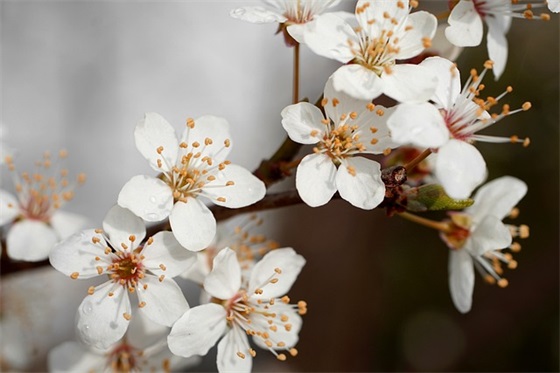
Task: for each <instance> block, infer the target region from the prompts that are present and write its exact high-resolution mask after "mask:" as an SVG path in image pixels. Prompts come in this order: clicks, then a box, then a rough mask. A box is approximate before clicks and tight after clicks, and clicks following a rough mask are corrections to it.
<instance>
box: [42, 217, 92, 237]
mask: <svg viewBox="0 0 560 373" xmlns="http://www.w3.org/2000/svg"><path fill="white" fill-rule="evenodd" d="M50 224H51V227H53V229H54V230H55V232H56V233H57V235H58V237H59V238H60V239H65V238H68V237H70V236H71V235H73V234H74V233H76V232H79V231H81V230H83V229H86V228H88V227H91V223H90V221H89V219H88V218H86V217H85V216H83V215H79V214H73V213H71V212H67V211H60V210H56V211H55V213H54V214H53V215H52V216H51V220H50Z"/></svg>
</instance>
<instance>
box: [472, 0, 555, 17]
mask: <svg viewBox="0 0 560 373" xmlns="http://www.w3.org/2000/svg"><path fill="white" fill-rule="evenodd" d="M473 4H474V8H475V10H476V12H477V13H478V14H479V15H480V16H481V17H483V18H484V17H486V16H491V17H495V16H508V17H512V18H525V19H529V20H534V19H541V20H543V21H550V15H549V14H547V13H541V14H540V15H536V14H535V13H534V12H533V9H534V8H540V7H544V6H546V2H543V3H528V4H519V1H518V0H511V2H510V4H508V3H506V2H502V1H488V0H473Z"/></svg>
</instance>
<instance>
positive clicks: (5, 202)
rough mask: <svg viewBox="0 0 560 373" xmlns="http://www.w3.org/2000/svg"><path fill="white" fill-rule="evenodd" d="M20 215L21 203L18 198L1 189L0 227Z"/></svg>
mask: <svg viewBox="0 0 560 373" xmlns="http://www.w3.org/2000/svg"><path fill="white" fill-rule="evenodd" d="M18 215H19V202H18V200H17V198H16V197H15V196H14V195H13V194H11V193H8V192H6V191H5V190H2V189H0V226H2V225H5V224H8V223H10V222H11V221H12V220H14V219H15V218H16V217H17V216H18Z"/></svg>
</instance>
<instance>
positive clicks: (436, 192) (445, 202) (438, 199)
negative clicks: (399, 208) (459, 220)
mask: <svg viewBox="0 0 560 373" xmlns="http://www.w3.org/2000/svg"><path fill="white" fill-rule="evenodd" d="M405 195H406V197H407V199H406V206H405V207H406V209H407V210H409V211H414V212H421V211H441V210H462V209H464V208H466V207H469V206H471V205H472V204H473V203H474V200H472V199H470V198H467V199H453V198H451V197H449V196H448V195H447V194H446V193H445V190H443V187H442V186H441V185H438V184H428V185H422V186H421V187H417V188H410V189H407V190H406V191H405Z"/></svg>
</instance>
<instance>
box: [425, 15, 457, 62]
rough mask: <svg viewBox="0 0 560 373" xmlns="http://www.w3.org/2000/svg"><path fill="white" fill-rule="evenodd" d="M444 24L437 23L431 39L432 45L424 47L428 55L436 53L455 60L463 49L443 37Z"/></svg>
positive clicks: (445, 26)
mask: <svg viewBox="0 0 560 373" xmlns="http://www.w3.org/2000/svg"><path fill="white" fill-rule="evenodd" d="M446 28H447V25H446V24H443V23H442V24H440V25H438V27H437V29H436V34H435V35H434V38H433V39H432V45H431V46H430V47H429V48H428V49H426V53H427V54H429V55H436V56H440V57H443V58H446V59H448V60H450V61H457V57H459V55H460V54H461V52H462V51H463V48H462V47H458V46H456V45H454V44H452V43H450V42H449V40H447V38H446V37H445V29H446Z"/></svg>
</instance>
